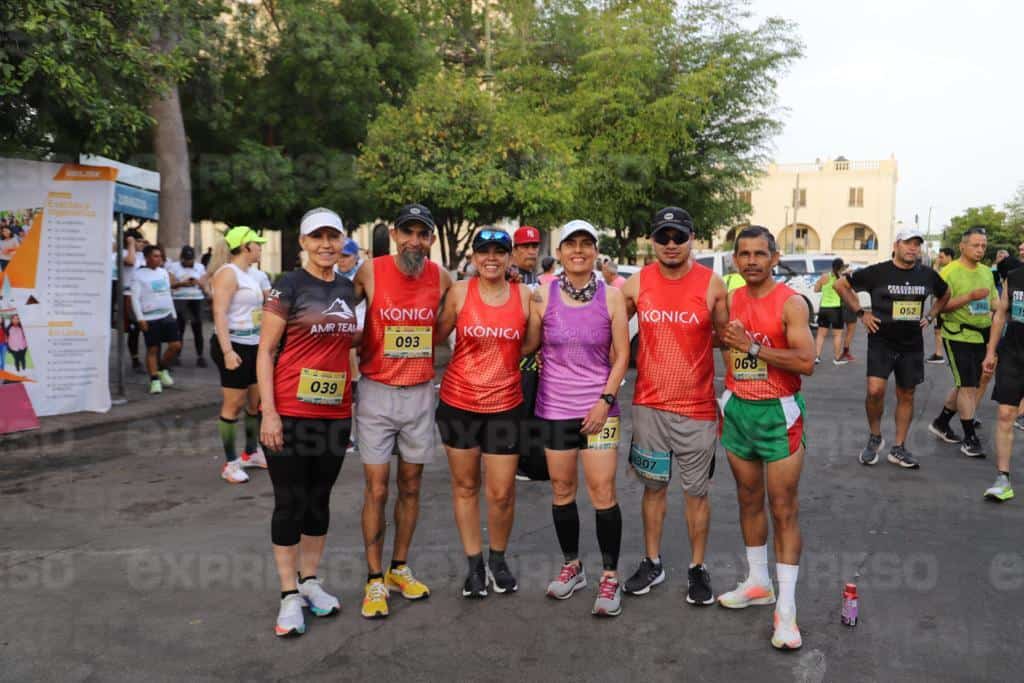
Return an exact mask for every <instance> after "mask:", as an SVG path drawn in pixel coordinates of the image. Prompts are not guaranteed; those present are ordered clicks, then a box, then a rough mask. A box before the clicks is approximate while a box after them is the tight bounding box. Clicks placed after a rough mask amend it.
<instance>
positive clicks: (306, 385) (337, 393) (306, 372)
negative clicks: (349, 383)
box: [295, 368, 347, 406]
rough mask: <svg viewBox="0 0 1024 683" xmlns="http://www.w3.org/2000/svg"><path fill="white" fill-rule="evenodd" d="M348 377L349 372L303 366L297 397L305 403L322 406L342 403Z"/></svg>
mask: <svg viewBox="0 0 1024 683" xmlns="http://www.w3.org/2000/svg"><path fill="white" fill-rule="evenodd" d="M346 378H347V374H346V373H344V372H328V371H327V370H312V369H310V368H302V374H300V375H299V388H298V390H297V391H296V392H295V398H297V399H299V400H300V401H302V402H303V403H315V404H317V405H321V406H337V405H341V401H342V399H343V398H344V397H345V379H346Z"/></svg>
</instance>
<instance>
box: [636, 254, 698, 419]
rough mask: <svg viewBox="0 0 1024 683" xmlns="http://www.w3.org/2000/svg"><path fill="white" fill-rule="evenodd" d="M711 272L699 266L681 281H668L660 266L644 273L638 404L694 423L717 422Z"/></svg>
mask: <svg viewBox="0 0 1024 683" xmlns="http://www.w3.org/2000/svg"><path fill="white" fill-rule="evenodd" d="M711 274H712V273H711V269H710V268H707V267H705V266H702V265H700V264H699V263H694V264H693V267H692V268H690V272H688V273H687V274H686V275H684V276H683V277H681V278H680V279H678V280H669V279H668V278H666V277H664V276H663V275H662V274H661V270H660V269H659V267H658V264H657V263H652V264H650V265H649V266H645V267H644V269H643V270H641V271H640V294H639V296H638V297H637V302H636V315H637V320H638V325H639V331H638V334H639V335H640V342H639V347H638V352H637V357H636V390H635V392H634V396H633V403H634V404H635V405H641V406H647V407H649V408H655V409H657V410H665V411H668V412H671V413H677V414H679V415H685V416H686V417H689V418H690V419H693V420H715V419H717V417H718V410H717V408H716V403H715V357H714V352H713V351H712V348H711V332H712V329H711V328H712V325H711V311H709V310H708V296H707V295H708V284H709V283H710V282H711Z"/></svg>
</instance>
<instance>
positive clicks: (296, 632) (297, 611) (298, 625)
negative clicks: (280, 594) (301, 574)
mask: <svg viewBox="0 0 1024 683" xmlns="http://www.w3.org/2000/svg"><path fill="white" fill-rule="evenodd" d="M307 583H308V581H307ZM305 604H306V600H305V598H303V597H302V596H301V595H296V594H295V593H292V594H291V595H289V596H288V597H286V598H285V599H284V600H282V601H281V609H280V610H279V611H278V613H277V623H276V624H274V633H275V634H276V635H277V636H278V637H280V638H294V637H295V636H301V635H302V634H303V633H305V632H306V620H305V619H304V618H303V616H302V606H303V605H305Z"/></svg>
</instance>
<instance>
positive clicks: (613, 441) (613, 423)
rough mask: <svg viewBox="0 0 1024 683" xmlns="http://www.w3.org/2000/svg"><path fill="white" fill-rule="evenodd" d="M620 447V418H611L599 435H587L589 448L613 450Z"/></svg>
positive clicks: (606, 421)
mask: <svg viewBox="0 0 1024 683" xmlns="http://www.w3.org/2000/svg"><path fill="white" fill-rule="evenodd" d="M618 447H619V418H617V417H609V418H608V419H607V420H605V422H604V426H603V427H601V431H599V432H598V433H597V434H587V448H597V449H602V450H603V449H612V448H618Z"/></svg>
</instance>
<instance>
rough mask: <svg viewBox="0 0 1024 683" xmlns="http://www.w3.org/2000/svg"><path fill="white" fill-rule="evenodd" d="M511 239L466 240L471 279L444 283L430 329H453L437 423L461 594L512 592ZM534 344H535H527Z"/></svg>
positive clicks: (519, 343)
mask: <svg viewBox="0 0 1024 683" xmlns="http://www.w3.org/2000/svg"><path fill="white" fill-rule="evenodd" d="M511 252H512V238H511V237H510V236H509V234H508V233H507V232H505V231H503V230H495V229H493V228H484V229H483V230H480V231H479V232H478V233H477V234H476V236H475V237H474V238H473V265H474V266H475V267H476V271H477V273H478V277H473V278H470V279H468V280H462V281H459V282H456V283H455V284H453V285H452V288H451V290H450V291H449V292H448V297H447V299H445V302H444V307H443V309H442V310H441V317H440V320H439V321H438V324H437V330H436V332H437V336H436V337H435V339H437V340H445V339H447V338H448V335H450V334H451V332H452V330H454V331H455V350H454V351H453V353H452V359H451V361H450V362H449V364H448V369H447V370H446V371H445V375H444V380H443V381H442V382H441V400H440V403H439V405H438V408H437V415H436V419H437V426H438V428H439V429H440V432H441V441H442V442H443V443H444V449H445V452H446V453H447V455H448V465H449V467H450V468H451V473H452V498H453V504H454V508H455V523H456V525H457V526H458V527H459V536H460V538H461V539H462V546H463V548H464V549H465V551H466V557H467V559H468V562H469V575H468V577H467V578H466V583H465V585H464V586H463V588H462V595H463V597H467V598H482V597H485V596H486V595H487V589H488V585H490V587H491V588H492V589H493V590H494V591H495V592H496V593H505V592H509V591H515V590H517V589H518V587H519V586H518V584H517V583H516V579H515V577H514V576H513V575H512V573H511V572H510V571H509V568H508V565H507V564H506V563H505V549H506V546H507V543H508V537H509V533H510V532H511V530H512V518H513V511H514V506H515V483H516V482H515V476H516V466H517V464H518V462H519V457H518V455H519V431H520V416H519V406H520V404H522V402H523V395H522V389H521V388H520V376H519V360H520V358H521V357H522V355H523V352H524V348H526V347H527V340H526V321H527V318H528V317H529V301H530V290H529V289H528V288H527V286H526V285H520V284H513V283H510V282H509V281H508V280H507V278H506V274H507V273H508V269H509V265H510V264H511ZM533 345H534V346H536V342H534V344H533ZM481 454H483V455H487V456H491V457H489V458H488V459H487V468H486V472H485V476H486V478H487V488H486V491H487V522H488V529H489V537H490V546H491V547H490V552H489V556H488V561H487V564H486V565H485V564H484V559H483V554H482V548H481V543H482V542H481V533H480V501H479V498H480V464H481V458H480V456H481Z"/></svg>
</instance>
